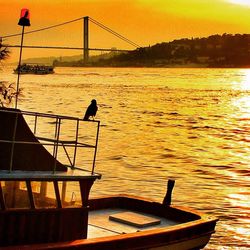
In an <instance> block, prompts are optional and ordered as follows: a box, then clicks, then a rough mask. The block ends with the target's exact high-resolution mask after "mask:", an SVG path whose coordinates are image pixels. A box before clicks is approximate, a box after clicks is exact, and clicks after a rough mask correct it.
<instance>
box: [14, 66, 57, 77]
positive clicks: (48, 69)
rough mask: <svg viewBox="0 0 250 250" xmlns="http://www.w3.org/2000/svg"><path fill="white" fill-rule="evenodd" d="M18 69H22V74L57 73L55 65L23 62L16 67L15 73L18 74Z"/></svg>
mask: <svg viewBox="0 0 250 250" xmlns="http://www.w3.org/2000/svg"><path fill="white" fill-rule="evenodd" d="M18 70H19V71H20V74H36V75H46V74H53V73H55V71H54V67H53V66H47V65H40V64H26V63H25V64H22V65H21V66H20V69H19V66H17V68H16V69H14V73H15V74H18Z"/></svg>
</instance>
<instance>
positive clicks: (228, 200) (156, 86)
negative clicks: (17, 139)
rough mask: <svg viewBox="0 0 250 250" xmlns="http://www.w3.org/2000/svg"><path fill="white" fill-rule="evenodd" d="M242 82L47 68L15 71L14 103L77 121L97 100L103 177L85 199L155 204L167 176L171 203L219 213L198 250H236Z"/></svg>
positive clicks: (170, 72)
mask: <svg viewBox="0 0 250 250" xmlns="http://www.w3.org/2000/svg"><path fill="white" fill-rule="evenodd" d="M6 76H7V77H9V78H13V74H11V72H9V74H6ZM7 77H6V78H7ZM3 80H4V79H3ZM249 83H250V70H249V69H244V70H241V69H108V68H98V69H97V68H84V69H81V68H56V73H55V74H53V75H47V76H42V77H41V76H40V77H38V76H31V75H26V76H22V77H21V85H22V87H24V92H25V97H24V99H23V101H22V102H20V106H19V107H20V108H23V109H24V110H33V111H34V110H35V111H37V110H38V111H40V112H50V113H59V114H64V115H71V116H75V117H82V116H83V114H84V112H85V108H86V107H87V106H88V105H89V102H90V100H91V99H93V98H95V99H97V102H98V105H99V110H98V113H97V119H99V120H101V131H100V141H99V149H98V155H97V165H96V171H97V172H100V173H102V174H103V177H102V180H101V181H98V182H97V183H95V184H94V187H93V189H92V192H91V195H93V196H94V195H96V194H97V195H100V194H101V195H102V194H104V195H106V194H115V193H126V192H127V193H130V194H134V195H141V196H146V197H151V198H154V199H156V200H158V201H161V200H162V199H163V197H164V195H165V188H166V181H167V179H168V178H173V179H175V180H176V187H175V189H174V193H173V203H174V204H176V205H185V206H190V207H193V208H196V209H199V210H203V211H205V212H207V213H209V214H212V215H216V216H218V217H219V218H220V221H219V223H218V226H217V228H216V230H217V232H216V234H215V235H214V237H213V238H212V240H211V241H210V244H209V245H208V246H207V248H206V249H230V248H233V249H237V247H238V246H241V247H242V246H243V245H244V247H246V246H249V247H250V239H249V238H247V237H246V232H247V229H249V227H248V226H247V223H248V218H249V217H250V214H249V202H248V201H249V200H250V192H249V186H250V183H249V176H250V173H249V162H250V158H249V157H250V138H249V134H250V133H249V132H250V123H249V122H250V96H249V94H250V93H249V90H250V85H249ZM82 158H84V156H82ZM79 160H80V161H81V157H79ZM242 249H244V248H242Z"/></svg>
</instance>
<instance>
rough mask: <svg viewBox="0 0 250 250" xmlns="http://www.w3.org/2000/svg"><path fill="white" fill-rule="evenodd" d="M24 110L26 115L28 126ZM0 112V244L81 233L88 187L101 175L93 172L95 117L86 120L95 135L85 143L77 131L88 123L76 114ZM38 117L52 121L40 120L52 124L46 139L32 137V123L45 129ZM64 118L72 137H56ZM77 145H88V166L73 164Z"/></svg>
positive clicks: (58, 239)
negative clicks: (93, 129)
mask: <svg viewBox="0 0 250 250" xmlns="http://www.w3.org/2000/svg"><path fill="white" fill-rule="evenodd" d="M25 115H28V116H29V117H30V116H31V117H32V119H33V126H34V128H33V131H32V130H31V129H30V127H29V126H28V125H27V123H26V120H25V119H24V116H25ZM0 117H1V123H0V247H1V246H11V245H20V244H33V243H46V242H63V241H71V240H75V239H79V238H81V239H84V238H87V224H88V209H89V207H88V199H89V192H90V189H91V187H92V185H93V183H94V181H95V180H96V179H99V178H100V177H101V175H100V174H97V173H95V172H94V166H95V157H96V150H97V139H98V133H99V122H92V123H91V124H92V125H94V126H95V129H97V132H96V134H95V137H97V139H96V140H94V142H93V144H87V143H83V142H81V141H80V139H79V138H80V137H81V135H80V134H79V130H80V123H82V122H85V124H87V123H89V122H86V121H82V120H79V119H77V118H72V117H63V116H55V115H47V114H40V113H32V112H23V111H20V110H15V109H5V108H1V109H0ZM41 118H46V119H48V118H49V119H52V120H53V121H54V122H52V123H51V120H50V121H49V122H48V121H46V122H45V125H46V124H47V125H48V123H49V124H50V125H51V124H52V126H54V127H55V130H54V132H53V136H52V138H49V137H38V136H36V134H37V133H38V131H37V128H38V125H39V126H40V127H42V128H45V127H44V126H45V125H41V123H40V122H39V119H41ZM68 120H70V121H71V123H72V122H73V124H74V125H76V126H74V127H75V131H74V132H73V133H74V140H72V138H71V139H64V138H62V137H61V133H63V131H62V125H63V124H65V123H66V122H67V121H68ZM67 129H68V127H67ZM45 131H47V130H46V129H45ZM45 146H47V147H48V148H52V149H51V151H52V153H50V152H49V151H48V150H47V149H46V148H45ZM60 147H62V148H63V150H62V152H64V154H65V155H66V157H64V158H63V157H62V154H61V153H60V154H59V152H60V150H59V148H60ZM80 148H83V149H86V148H87V149H88V150H92V155H93V160H92V162H93V165H92V166H91V167H90V170H87V169H82V168H80V167H78V166H77V165H76V162H77V157H76V156H77V150H79V149H80ZM60 159H67V160H68V163H67V164H66V163H62V162H61V161H60Z"/></svg>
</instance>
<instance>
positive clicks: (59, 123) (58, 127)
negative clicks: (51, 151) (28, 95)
mask: <svg viewBox="0 0 250 250" xmlns="http://www.w3.org/2000/svg"><path fill="white" fill-rule="evenodd" d="M57 120H58V121H59V122H58V125H57V134H56V138H55V139H56V141H55V144H54V145H55V156H54V158H55V165H54V169H53V173H55V171H56V162H57V151H58V141H59V136H60V127H61V118H57Z"/></svg>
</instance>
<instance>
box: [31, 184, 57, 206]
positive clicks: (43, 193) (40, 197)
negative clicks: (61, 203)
mask: <svg viewBox="0 0 250 250" xmlns="http://www.w3.org/2000/svg"><path fill="white" fill-rule="evenodd" d="M31 188H32V193H33V198H34V203H35V207H36V208H56V207H57V202H56V195H55V189H54V185H53V182H45V181H43V182H40V181H32V182H31Z"/></svg>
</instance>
